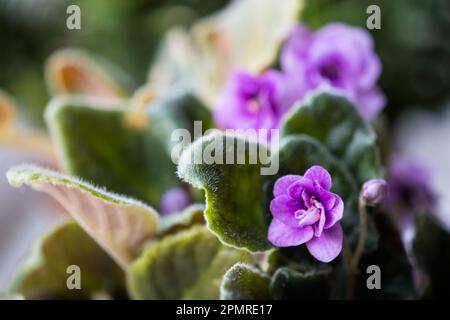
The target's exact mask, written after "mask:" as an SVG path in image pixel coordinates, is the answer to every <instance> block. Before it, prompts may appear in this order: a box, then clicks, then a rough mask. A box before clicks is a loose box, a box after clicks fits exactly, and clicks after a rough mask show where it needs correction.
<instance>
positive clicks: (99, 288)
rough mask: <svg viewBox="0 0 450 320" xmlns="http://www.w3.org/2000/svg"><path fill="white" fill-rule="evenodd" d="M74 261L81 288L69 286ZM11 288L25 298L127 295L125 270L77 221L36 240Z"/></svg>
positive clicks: (85, 297) (89, 297)
mask: <svg viewBox="0 0 450 320" xmlns="http://www.w3.org/2000/svg"><path fill="white" fill-rule="evenodd" d="M71 265H76V266H78V267H79V268H80V278H81V282H80V283H81V289H80V290H69V289H68V287H67V281H68V280H67V279H68V278H69V276H70V274H68V273H67V268H68V267H69V266H71ZM11 291H12V292H20V293H21V294H22V295H23V296H24V297H25V298H26V299H92V298H95V297H96V296H97V295H103V296H105V295H106V296H109V297H111V298H123V297H126V293H125V277H124V273H123V271H122V270H121V269H120V267H119V266H118V265H117V264H115V263H114V261H113V260H112V259H111V258H110V257H109V256H108V255H107V254H106V253H105V252H104V251H103V250H102V248H101V247H100V246H99V245H98V244H97V243H96V242H95V241H94V240H93V239H92V238H91V237H89V236H88V235H87V234H86V232H85V231H83V229H82V228H81V227H80V226H79V225H78V224H77V223H76V222H74V221H68V222H65V223H63V224H61V225H59V226H58V227H57V228H55V229H54V230H53V231H52V232H50V233H49V234H47V235H46V236H45V237H44V238H43V239H42V240H41V241H40V242H39V243H38V244H37V246H36V247H35V248H34V250H33V252H32V255H30V257H29V259H28V260H27V261H26V262H25V264H23V266H22V268H21V269H20V270H19V272H18V274H17V275H16V279H15V281H14V283H13V286H12V288H11Z"/></svg>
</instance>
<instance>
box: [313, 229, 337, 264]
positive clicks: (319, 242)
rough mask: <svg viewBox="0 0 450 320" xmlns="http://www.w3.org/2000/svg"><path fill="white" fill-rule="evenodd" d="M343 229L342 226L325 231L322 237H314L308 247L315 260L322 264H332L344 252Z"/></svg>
mask: <svg viewBox="0 0 450 320" xmlns="http://www.w3.org/2000/svg"><path fill="white" fill-rule="evenodd" d="M342 239H343V233H342V227H341V225H340V224H336V225H334V227H332V228H330V229H327V230H324V231H323V232H322V235H321V236H320V237H313V238H312V239H311V240H309V241H308V242H307V243H306V247H307V248H308V250H309V252H310V253H311V254H312V255H313V257H314V258H316V259H317V260H319V261H321V262H330V261H332V260H333V259H334V258H336V257H337V256H338V255H339V253H340V252H341V250H342Z"/></svg>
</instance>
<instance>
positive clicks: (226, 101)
mask: <svg viewBox="0 0 450 320" xmlns="http://www.w3.org/2000/svg"><path fill="white" fill-rule="evenodd" d="M282 82H283V77H282V76H281V74H280V73H278V72H276V71H274V70H269V71H266V72H265V73H264V74H262V75H253V74H251V73H248V72H246V71H243V70H238V71H235V72H234V74H233V75H232V77H231V79H230V81H229V82H228V84H227V85H226V87H225V89H224V91H223V93H222V95H221V97H220V99H219V102H218V103H217V105H216V107H215V108H214V119H215V121H216V123H217V124H218V125H219V126H220V127H222V128H224V129H274V128H278V125H279V121H280V118H281V115H282V113H283V107H282V104H281V90H282Z"/></svg>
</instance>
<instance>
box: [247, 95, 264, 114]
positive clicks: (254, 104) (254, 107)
mask: <svg viewBox="0 0 450 320" xmlns="http://www.w3.org/2000/svg"><path fill="white" fill-rule="evenodd" d="M247 109H248V111H250V112H251V113H257V112H258V111H259V110H260V109H261V103H259V99H258V97H253V98H251V99H250V100H249V102H248V105H247Z"/></svg>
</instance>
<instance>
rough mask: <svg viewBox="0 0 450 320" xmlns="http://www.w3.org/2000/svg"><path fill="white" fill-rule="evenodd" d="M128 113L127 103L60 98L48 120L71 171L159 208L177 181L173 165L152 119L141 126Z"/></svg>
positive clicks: (65, 164) (53, 106) (51, 110)
mask: <svg viewBox="0 0 450 320" xmlns="http://www.w3.org/2000/svg"><path fill="white" fill-rule="evenodd" d="M129 115H130V113H129V111H127V110H126V108H125V106H124V105H117V104H106V103H101V102H98V101H97V100H93V99H88V98H80V97H60V98H56V99H54V100H52V102H51V103H50V105H49V106H48V108H47V110H46V121H47V124H48V126H49V128H50V133H51V135H52V138H53V141H54V142H55V144H56V148H57V150H58V152H59V154H60V156H61V160H62V165H63V167H64V169H65V170H66V171H67V172H68V173H70V174H72V175H75V176H78V177H81V178H83V179H86V180H88V181H91V182H93V183H94V184H96V185H101V186H105V187H106V188H108V189H109V190H112V191H114V192H118V193H121V194H125V195H128V196H132V197H135V198H138V199H140V200H143V201H146V202H147V203H149V204H151V205H152V206H155V207H158V206H159V199H160V197H161V195H162V193H163V192H164V191H165V190H167V189H169V188H171V187H174V186H176V185H177V184H178V180H177V178H176V176H175V174H174V172H175V166H174V165H173V163H172V161H171V159H170V157H169V154H168V152H167V151H166V149H165V146H164V144H163V142H162V141H161V140H160V139H159V138H158V136H157V134H156V133H155V131H154V129H153V127H152V125H151V120H150V121H149V123H146V124H144V125H143V126H140V125H136V124H134V123H133V122H132V121H131V120H129V118H128V117H129Z"/></svg>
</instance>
